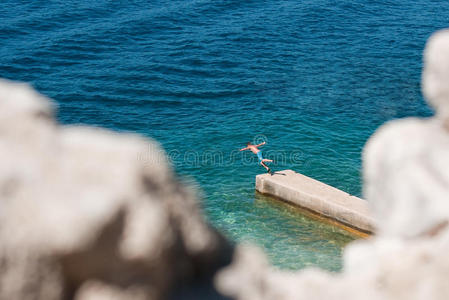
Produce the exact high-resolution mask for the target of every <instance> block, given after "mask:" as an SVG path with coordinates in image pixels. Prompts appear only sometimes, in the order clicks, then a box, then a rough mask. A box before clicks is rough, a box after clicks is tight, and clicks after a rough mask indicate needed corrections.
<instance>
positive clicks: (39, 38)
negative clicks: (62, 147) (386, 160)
mask: <svg viewBox="0 0 449 300" xmlns="http://www.w3.org/2000/svg"><path fill="white" fill-rule="evenodd" d="M448 12H449V1H438V0H435V1H429V0H413V1H412V0H395V1H373V0H370V1H367V0H360V1H331V0H313V1H310V0H259V1H251V0H246V1H243V0H241V1H232V0H227V1H225V0H182V1H181V0H154V1H139V0H135V1H101V0H100V1H86V0H79V1H12V0H2V1H1V3H0V21H1V22H0V77H4V78H9V79H13V80H19V81H25V82H29V83H31V84H32V85H33V86H34V87H35V88H37V89H38V90H39V91H40V92H41V93H43V94H45V95H48V96H49V97H51V98H53V99H54V100H55V101H56V102H57V104H58V105H59V120H60V121H61V122H63V123H66V124H78V123H81V124H89V125H94V126H102V127H107V128H110V129H113V130H117V131H131V132H137V133H140V134H143V135H145V136H148V137H151V138H154V139H156V140H158V141H159V142H160V143H161V144H162V146H163V147H164V149H165V150H166V152H167V155H169V157H170V159H171V161H172V162H173V165H174V167H175V168H176V170H177V172H178V174H180V177H181V178H182V180H184V181H185V182H187V183H189V184H192V185H194V186H196V187H197V189H198V191H199V193H200V194H201V197H202V205H203V208H204V211H205V215H206V218H207V219H208V220H209V221H210V222H211V223H212V224H213V225H214V226H216V227H217V228H219V230H220V231H222V232H223V233H224V234H225V235H227V236H228V237H229V238H230V239H231V240H234V241H238V242H248V243H252V244H256V245H259V246H260V247H262V248H263V249H264V250H265V251H266V253H267V254H268V257H269V259H270V261H271V262H272V263H274V264H275V265H276V266H278V267H281V268H289V269H299V268H302V267H304V266H308V265H315V266H319V267H322V268H325V269H329V270H333V271H338V270H339V269H340V268H341V249H342V247H343V246H344V245H345V244H347V243H348V242H349V241H351V240H352V239H353V238H354V237H353V236H350V235H348V234H347V233H345V232H344V231H342V230H340V229H338V228H336V227H333V226H329V225H325V224H323V223H319V222H316V221H315V220H313V218H311V217H310V216H307V215H304V214H299V213H298V212H297V211H296V210H295V209H292V208H291V207H289V206H286V205H283V204H280V203H279V202H276V201H274V200H272V199H269V198H266V197H263V196H260V195H257V194H255V192H254V179H255V175H257V174H259V173H261V172H264V169H263V168H262V167H261V166H259V165H258V163H257V159H256V157H254V156H253V155H252V154H251V153H248V152H244V153H243V152H238V149H239V148H242V147H244V146H245V143H246V142H248V141H251V142H262V141H266V142H267V144H266V145H265V146H263V148H262V149H263V150H264V155H265V156H266V157H269V158H274V159H275V163H274V164H272V166H273V169H274V170H282V169H287V168H288V169H293V170H295V171H298V172H301V173H303V174H305V175H308V176H311V177H313V178H316V179H318V180H321V181H323V182H325V183H328V184H330V185H333V186H335V187H337V188H340V189H342V190H344V191H347V192H349V193H351V194H355V195H360V194H361V159H360V154H361V151H362V148H363V145H364V143H365V142H366V140H367V138H368V137H369V136H370V135H371V134H372V133H373V132H374V131H375V129H376V128H377V127H378V126H379V125H381V124H382V123H384V122H386V121H388V120H391V119H395V118H401V117H406V116H429V115H431V114H432V112H431V110H430V109H429V108H428V107H427V106H426V104H425V103H424V101H423V99H422V96H421V94H420V72H421V66H422V62H421V55H422V50H423V48H424V45H425V41H426V39H427V38H428V37H429V36H430V34H431V33H432V32H434V31H435V30H437V29H440V28H443V27H446V26H448V21H449V13H448Z"/></svg>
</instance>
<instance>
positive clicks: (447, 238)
mask: <svg viewBox="0 0 449 300" xmlns="http://www.w3.org/2000/svg"><path fill="white" fill-rule="evenodd" d="M423 92H424V94H425V96H426V98H427V100H428V101H429V103H430V104H431V105H433V106H434V107H435V109H436V116H435V117H434V118H431V119H417V118H409V119H404V120H399V121H393V122H390V123H388V124H386V125H384V126H382V127H381V128H380V129H379V130H378V131H377V132H376V133H375V134H374V135H373V137H371V138H370V140H369V141H368V143H367V145H366V146H365V149H364V153H363V173H364V198H365V199H367V200H368V201H369V203H370V205H371V207H372V211H373V213H374V217H375V219H376V220H377V221H378V223H377V228H376V236H374V237H372V238H371V239H368V240H365V241H357V242H354V243H352V244H350V245H349V246H348V247H347V248H346V249H345V252H344V269H343V272H342V273H341V274H331V273H327V272H324V271H320V270H314V269H306V270H303V271H299V272H296V273H286V272H281V271H277V270H274V269H273V268H272V267H270V266H269V265H268V264H267V262H266V259H265V256H264V255H263V254H262V253H259V251H258V250H257V249H252V248H243V247H239V249H238V250H237V252H236V257H235V259H234V262H233V264H232V266H231V267H229V268H226V269H225V270H224V271H222V272H221V273H219V274H218V276H217V278H216V283H217V286H218V288H219V290H220V291H222V292H223V293H224V294H226V295H228V296H232V297H234V298H236V299H241V300H253V299H254V300H256V299H257V300H260V299H273V300H275V299H276V300H279V299H304V300H306V299H307V300H313V299H316V300H323V299H345V300H351V299H364V300H381V299H391V300H393V299H408V300H413V299H416V300H417V299H420V300H421V299H422V300H427V299H433V300H437V299H441V300H443V299H448V298H449V285H447V278H448V277H449V256H448V255H447V253H449V226H448V223H449V156H448V153H449V31H448V30H445V31H441V32H438V33H436V34H435V35H434V36H433V37H432V38H431V39H430V40H429V42H428V45H427V47H426V50H425V56H424V71H423Z"/></svg>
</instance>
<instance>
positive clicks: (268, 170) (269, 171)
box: [260, 161, 271, 173]
mask: <svg viewBox="0 0 449 300" xmlns="http://www.w3.org/2000/svg"><path fill="white" fill-rule="evenodd" d="M260 164H261V165H262V166H263V167H264V168H265V169H267V172H268V173H271V170H270V168H269V167H268V166H267V165H266V164H265V163H264V162H263V161H261V162H260Z"/></svg>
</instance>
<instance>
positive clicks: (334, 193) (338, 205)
mask: <svg viewBox="0 0 449 300" xmlns="http://www.w3.org/2000/svg"><path fill="white" fill-rule="evenodd" d="M256 190H257V191H258V192H260V193H262V194H265V195H269V196H274V197H275V198H278V199H281V200H283V201H286V202H289V203H291V204H294V205H297V206H299V207H302V208H305V209H307V210H310V211H312V212H314V213H317V214H319V215H321V216H324V217H326V218H329V219H331V220H333V221H336V222H338V223H341V224H342V225H345V226H349V227H351V228H354V229H356V230H359V231H361V232H364V233H373V232H374V224H375V222H374V219H373V218H372V216H371V215H370V211H369V206H368V203H367V202H366V200H363V199H360V198H358V197H355V196H352V195H350V194H348V193H346V192H344V191H342V190H339V189H337V188H335V187H332V186H330V185H327V184H325V183H323V182H321V181H318V180H315V179H313V178H310V177H307V176H305V175H302V174H300V173H296V172H295V171H293V170H283V171H277V172H275V173H274V174H273V175H270V174H260V175H257V176H256Z"/></svg>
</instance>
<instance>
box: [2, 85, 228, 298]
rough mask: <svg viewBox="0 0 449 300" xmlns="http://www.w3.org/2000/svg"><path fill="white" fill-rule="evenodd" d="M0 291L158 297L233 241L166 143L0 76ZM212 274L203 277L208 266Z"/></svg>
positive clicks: (212, 262)
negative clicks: (107, 126)
mask: <svg viewBox="0 0 449 300" xmlns="http://www.w3.org/2000/svg"><path fill="white" fill-rule="evenodd" d="M0 157H1V160H0V299H45V300H51V299H73V298H74V299H77V300H84V299H159V298H163V297H166V296H167V295H168V291H169V290H170V289H171V288H173V287H174V286H177V285H182V284H185V282H189V280H195V279H197V278H198V277H199V276H200V275H201V274H209V272H213V271H214V269H215V268H216V267H217V265H218V264H219V263H220V262H221V260H222V259H225V258H226V254H227V253H228V252H227V251H229V247H228V246H227V244H226V242H224V240H223V239H222V238H221V236H220V235H218V234H217V233H216V232H215V231H213V230H211V229H210V228H209V227H208V226H207V225H206V223H205V222H204V221H203V218H202V216H201V212H200V209H199V207H198V205H197V202H196V200H195V198H194V193H193V192H192V191H190V190H188V189H186V188H185V187H184V186H182V185H181V184H180V183H179V182H178V181H177V180H176V178H175V177H174V174H173V173H172V170H171V168H170V167H169V165H168V163H167V161H166V158H165V155H164V153H163V151H162V150H161V149H160V148H159V146H158V145H157V144H156V143H154V142H152V141H148V140H145V139H143V138H140V137H138V136H134V135H128V134H114V133H111V132H109V131H105V130H100V129H94V128H88V127H81V126H71V127H62V126H58V125H57V124H56V122H55V120H54V118H53V106H52V104H51V102H50V101H49V100H48V99H46V98H45V97H43V96H41V95H40V94H38V93H37V92H35V91H34V90H33V89H31V88H30V87H28V86H27V85H24V84H17V83H12V82H9V81H0ZM209 275H210V274H209Z"/></svg>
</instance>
